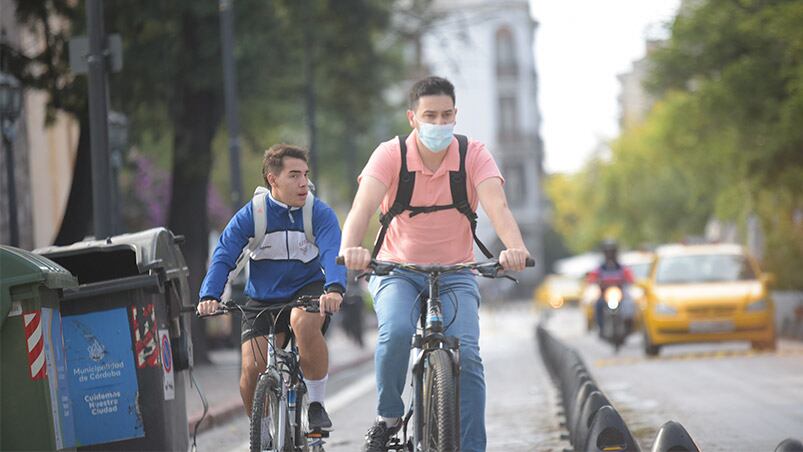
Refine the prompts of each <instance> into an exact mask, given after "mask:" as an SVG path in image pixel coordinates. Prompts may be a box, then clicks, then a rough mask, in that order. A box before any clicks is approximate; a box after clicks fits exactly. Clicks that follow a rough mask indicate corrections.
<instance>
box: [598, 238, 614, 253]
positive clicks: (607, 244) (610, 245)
mask: <svg viewBox="0 0 803 452" xmlns="http://www.w3.org/2000/svg"><path fill="white" fill-rule="evenodd" d="M599 249H600V251H602V252H603V253H606V252H614V253H615V252H616V251H618V249H619V245H618V244H617V243H616V240H613V239H605V240H603V241H602V242H600V244H599Z"/></svg>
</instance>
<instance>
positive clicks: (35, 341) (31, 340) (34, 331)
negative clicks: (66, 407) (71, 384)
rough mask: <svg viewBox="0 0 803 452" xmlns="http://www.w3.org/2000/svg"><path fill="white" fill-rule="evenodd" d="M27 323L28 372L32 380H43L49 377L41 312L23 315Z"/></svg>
mask: <svg viewBox="0 0 803 452" xmlns="http://www.w3.org/2000/svg"><path fill="white" fill-rule="evenodd" d="M22 319H23V321H24V322H25V341H26V343H27V346H28V370H29V375H30V377H31V380H34V381H36V380H41V379H43V378H45V377H46V376H47V367H45V353H44V349H45V341H44V337H42V314H41V312H40V311H32V312H25V313H23V314H22Z"/></svg>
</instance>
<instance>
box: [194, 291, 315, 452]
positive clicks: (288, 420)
mask: <svg viewBox="0 0 803 452" xmlns="http://www.w3.org/2000/svg"><path fill="white" fill-rule="evenodd" d="M293 308H302V309H304V310H306V311H307V312H318V297H317V296H309V295H304V296H301V297H298V298H297V299H295V300H294V301H291V302H289V303H278V304H273V303H271V304H268V305H266V306H264V307H256V306H241V305H238V304H236V303H234V302H232V301H226V302H223V303H221V304H220V307H219V308H218V310H217V311H216V312H215V313H214V314H210V315H206V316H201V317H211V316H216V315H221V314H225V313H229V312H241V313H243V314H245V313H246V312H251V313H256V314H257V318H259V317H261V316H263V315H269V316H272V321H271V322H268V323H269V325H270V332H269V333H268V335H267V340H268V349H267V350H264V351H263V350H260V349H259V346H258V345H257V343H256V341H254V344H255V345H257V347H256V348H255V349H256V350H259V353H260V354H264V356H266V357H267V360H266V361H265V362H266V363H267V366H266V367H265V370H264V371H263V372H262V373H261V374H260V375H259V380H258V381H257V384H256V389H255V390H254V403H253V408H252V410H251V428H250V443H251V451H252V452H260V451H265V450H267V451H272V452H295V451H304V452H323V450H324V448H323V445H324V438H327V437H328V436H329V433H328V432H326V431H310V430H309V426H308V425H307V424H308V422H307V419H308V417H307V416H308V413H307V408H308V407H309V403H308V401H307V387H306V385H305V384H304V375H303V373H302V372H301V366H300V364H299V358H298V347H297V346H296V341H295V336H294V335H293V334H292V331H291V334H290V338H289V341H288V342H289V348H286V349H285V348H282V347H281V346H277V343H276V320H277V319H278V318H279V314H281V312H282V311H285V310H288V309H293ZM252 340H253V339H252ZM263 352H264V353H263ZM263 419H267V421H266V422H263V421H262V420H263ZM265 446H266V447H265Z"/></svg>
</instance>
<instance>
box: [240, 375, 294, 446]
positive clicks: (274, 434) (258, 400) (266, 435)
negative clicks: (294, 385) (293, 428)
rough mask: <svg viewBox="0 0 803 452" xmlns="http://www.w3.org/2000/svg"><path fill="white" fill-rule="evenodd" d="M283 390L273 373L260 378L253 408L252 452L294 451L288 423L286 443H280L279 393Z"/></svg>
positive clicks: (286, 426)
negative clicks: (266, 451)
mask: <svg viewBox="0 0 803 452" xmlns="http://www.w3.org/2000/svg"><path fill="white" fill-rule="evenodd" d="M280 391H281V387H280V386H279V382H278V381H277V380H276V377H274V376H273V375H269V374H265V375H262V376H261V377H260V378H259V381H258V382H257V386H256V389H255V390H254V404H253V407H252V409H251V438H250V439H251V452H261V451H263V450H269V451H282V452H284V451H288V452H290V451H292V450H293V445H292V444H291V443H292V440H291V436H290V432H289V427H288V425H287V423H285V425H284V429H285V432H286V433H285V435H284V439H285V441H284V442H285V444H278V441H279V431H280V428H281V426H280V425H279V424H280V417H279V410H281V406H280V403H279V396H278V394H279V393H280Z"/></svg>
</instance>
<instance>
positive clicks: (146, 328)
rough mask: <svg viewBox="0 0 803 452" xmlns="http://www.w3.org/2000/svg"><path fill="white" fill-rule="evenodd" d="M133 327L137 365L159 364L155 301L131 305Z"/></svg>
mask: <svg viewBox="0 0 803 452" xmlns="http://www.w3.org/2000/svg"><path fill="white" fill-rule="evenodd" d="M131 329H132V330H134V349H135V350H136V354H137V367H138V368H140V369H142V368H144V367H154V366H158V365H159V344H158V343H157V337H156V317H155V313H154V309H153V303H150V304H147V305H145V306H131Z"/></svg>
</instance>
